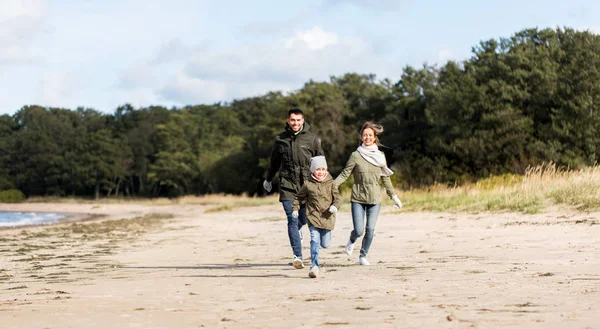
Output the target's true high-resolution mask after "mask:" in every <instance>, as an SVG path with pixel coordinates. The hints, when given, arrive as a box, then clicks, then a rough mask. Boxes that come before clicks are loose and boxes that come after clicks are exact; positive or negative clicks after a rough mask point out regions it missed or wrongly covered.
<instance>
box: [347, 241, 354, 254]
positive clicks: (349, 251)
mask: <svg viewBox="0 0 600 329" xmlns="http://www.w3.org/2000/svg"><path fill="white" fill-rule="evenodd" d="M353 250H354V243H352V241H350V239H348V243H346V253H347V254H348V256H351V255H352V251H353Z"/></svg>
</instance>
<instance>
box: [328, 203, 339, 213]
mask: <svg viewBox="0 0 600 329" xmlns="http://www.w3.org/2000/svg"><path fill="white" fill-rule="evenodd" d="M337 211H338V209H337V207H336V206H334V205H331V207H329V212H330V213H332V214H335V213H336V212H337Z"/></svg>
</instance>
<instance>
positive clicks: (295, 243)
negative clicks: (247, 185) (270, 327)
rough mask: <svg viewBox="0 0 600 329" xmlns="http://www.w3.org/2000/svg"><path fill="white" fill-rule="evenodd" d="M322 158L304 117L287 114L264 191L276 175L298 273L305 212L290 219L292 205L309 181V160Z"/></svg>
mask: <svg viewBox="0 0 600 329" xmlns="http://www.w3.org/2000/svg"><path fill="white" fill-rule="evenodd" d="M317 155H323V149H322V148H321V142H320V141H319V138H318V137H317V135H316V134H314V133H312V132H311V131H310V126H309V125H308V123H306V122H304V113H303V112H302V110H300V109H298V108H293V109H291V110H289V111H288V119H287V124H286V126H285V131H284V132H282V133H281V134H279V135H277V136H275V143H274V145H273V152H272V154H271V161H270V163H269V169H268V170H267V177H266V179H265V181H264V182H263V187H264V188H265V190H266V191H267V192H271V189H272V184H271V181H272V180H273V177H274V176H275V174H276V173H277V172H278V171H279V201H280V202H281V204H282V205H283V210H284V211H285V214H286V216H287V222H288V223H287V226H288V237H289V239H290V245H291V246H292V251H293V252H294V260H293V261H292V265H293V266H294V267H295V268H297V269H301V268H304V264H303V263H302V236H301V234H302V226H303V225H304V224H306V208H305V205H304V204H303V205H302V206H301V207H300V211H299V216H298V217H297V218H295V217H293V216H292V203H293V202H294V198H295V197H296V193H298V191H299V190H300V187H302V185H303V184H304V182H305V181H306V180H308V178H309V177H310V158H312V157H314V156H317Z"/></svg>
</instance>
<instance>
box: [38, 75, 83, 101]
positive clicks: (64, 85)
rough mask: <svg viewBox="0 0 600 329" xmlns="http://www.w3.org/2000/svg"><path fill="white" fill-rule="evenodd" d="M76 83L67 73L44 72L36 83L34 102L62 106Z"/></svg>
mask: <svg viewBox="0 0 600 329" xmlns="http://www.w3.org/2000/svg"><path fill="white" fill-rule="evenodd" d="M77 85H79V84H78V83H77V80H76V79H75V78H74V77H73V76H72V75H70V74H68V73H65V72H51V73H45V74H44V75H43V76H42V78H41V79H40V81H39V84H38V88H37V97H36V103H37V104H40V105H44V106H62V104H65V103H66V101H67V99H68V97H69V96H71V94H72V93H73V92H74V90H75V87H76V86H77Z"/></svg>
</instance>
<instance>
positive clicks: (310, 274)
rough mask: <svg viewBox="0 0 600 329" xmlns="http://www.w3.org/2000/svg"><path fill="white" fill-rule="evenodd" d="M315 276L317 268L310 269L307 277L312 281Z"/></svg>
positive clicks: (317, 272) (317, 274)
mask: <svg viewBox="0 0 600 329" xmlns="http://www.w3.org/2000/svg"><path fill="white" fill-rule="evenodd" d="M317 276H319V267H317V266H313V267H311V269H310V272H308V277H309V278H313V279H314V278H316V277H317Z"/></svg>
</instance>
